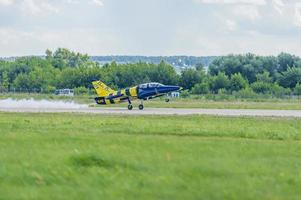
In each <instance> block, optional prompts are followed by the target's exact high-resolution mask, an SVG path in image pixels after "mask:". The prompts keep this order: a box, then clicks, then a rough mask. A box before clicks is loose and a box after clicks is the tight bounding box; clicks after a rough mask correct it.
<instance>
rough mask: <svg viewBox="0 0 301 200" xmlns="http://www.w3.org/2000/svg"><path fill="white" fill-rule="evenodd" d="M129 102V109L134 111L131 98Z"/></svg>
mask: <svg viewBox="0 0 301 200" xmlns="http://www.w3.org/2000/svg"><path fill="white" fill-rule="evenodd" d="M128 102H129V105H128V109H129V110H133V105H132V102H131V100H130V98H128Z"/></svg>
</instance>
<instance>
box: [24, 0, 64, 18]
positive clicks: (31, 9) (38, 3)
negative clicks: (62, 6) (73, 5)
mask: <svg viewBox="0 0 301 200" xmlns="http://www.w3.org/2000/svg"><path fill="white" fill-rule="evenodd" d="M21 10H22V11H23V12H24V13H27V14H30V15H40V16H41V15H47V14H48V13H58V12H59V9H58V8H56V7H54V6H53V5H52V4H50V3H49V2H48V1H47V0H23V2H22V4H21Z"/></svg>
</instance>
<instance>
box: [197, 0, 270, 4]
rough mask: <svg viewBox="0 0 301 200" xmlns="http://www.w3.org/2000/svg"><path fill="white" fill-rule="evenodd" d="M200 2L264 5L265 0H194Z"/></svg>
mask: <svg viewBox="0 0 301 200" xmlns="http://www.w3.org/2000/svg"><path fill="white" fill-rule="evenodd" d="M195 1H197V2H200V3H207V4H250V5H266V1H265V0H195Z"/></svg>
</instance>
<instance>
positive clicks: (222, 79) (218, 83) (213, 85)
mask: <svg viewBox="0 0 301 200" xmlns="http://www.w3.org/2000/svg"><path fill="white" fill-rule="evenodd" d="M229 84H230V81H229V79H228V77H227V76H226V74H225V73H223V72H219V73H218V74H217V76H212V77H211V78H210V80H209V86H210V90H211V91H212V92H214V93H217V92H218V91H219V90H220V89H227V88H228V87H229Z"/></svg>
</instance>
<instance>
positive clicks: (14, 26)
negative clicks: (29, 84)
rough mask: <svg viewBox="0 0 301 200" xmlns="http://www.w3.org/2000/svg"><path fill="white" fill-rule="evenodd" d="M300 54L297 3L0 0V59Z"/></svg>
mask: <svg viewBox="0 0 301 200" xmlns="http://www.w3.org/2000/svg"><path fill="white" fill-rule="evenodd" d="M58 47H64V48H69V49H71V50H73V51H78V52H81V53H88V54H89V55H148V56H151V55H155V56H168V55H194V56H209V55H227V54H231V53H233V54H244V53H249V52H250V53H255V54H259V55H277V54H279V53H280V52H288V53H292V54H295V55H298V56H301V0H0V56H1V57H8V56H24V55H43V54H44V53H45V50H46V49H47V48H48V49H51V50H55V49H56V48H58Z"/></svg>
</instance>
